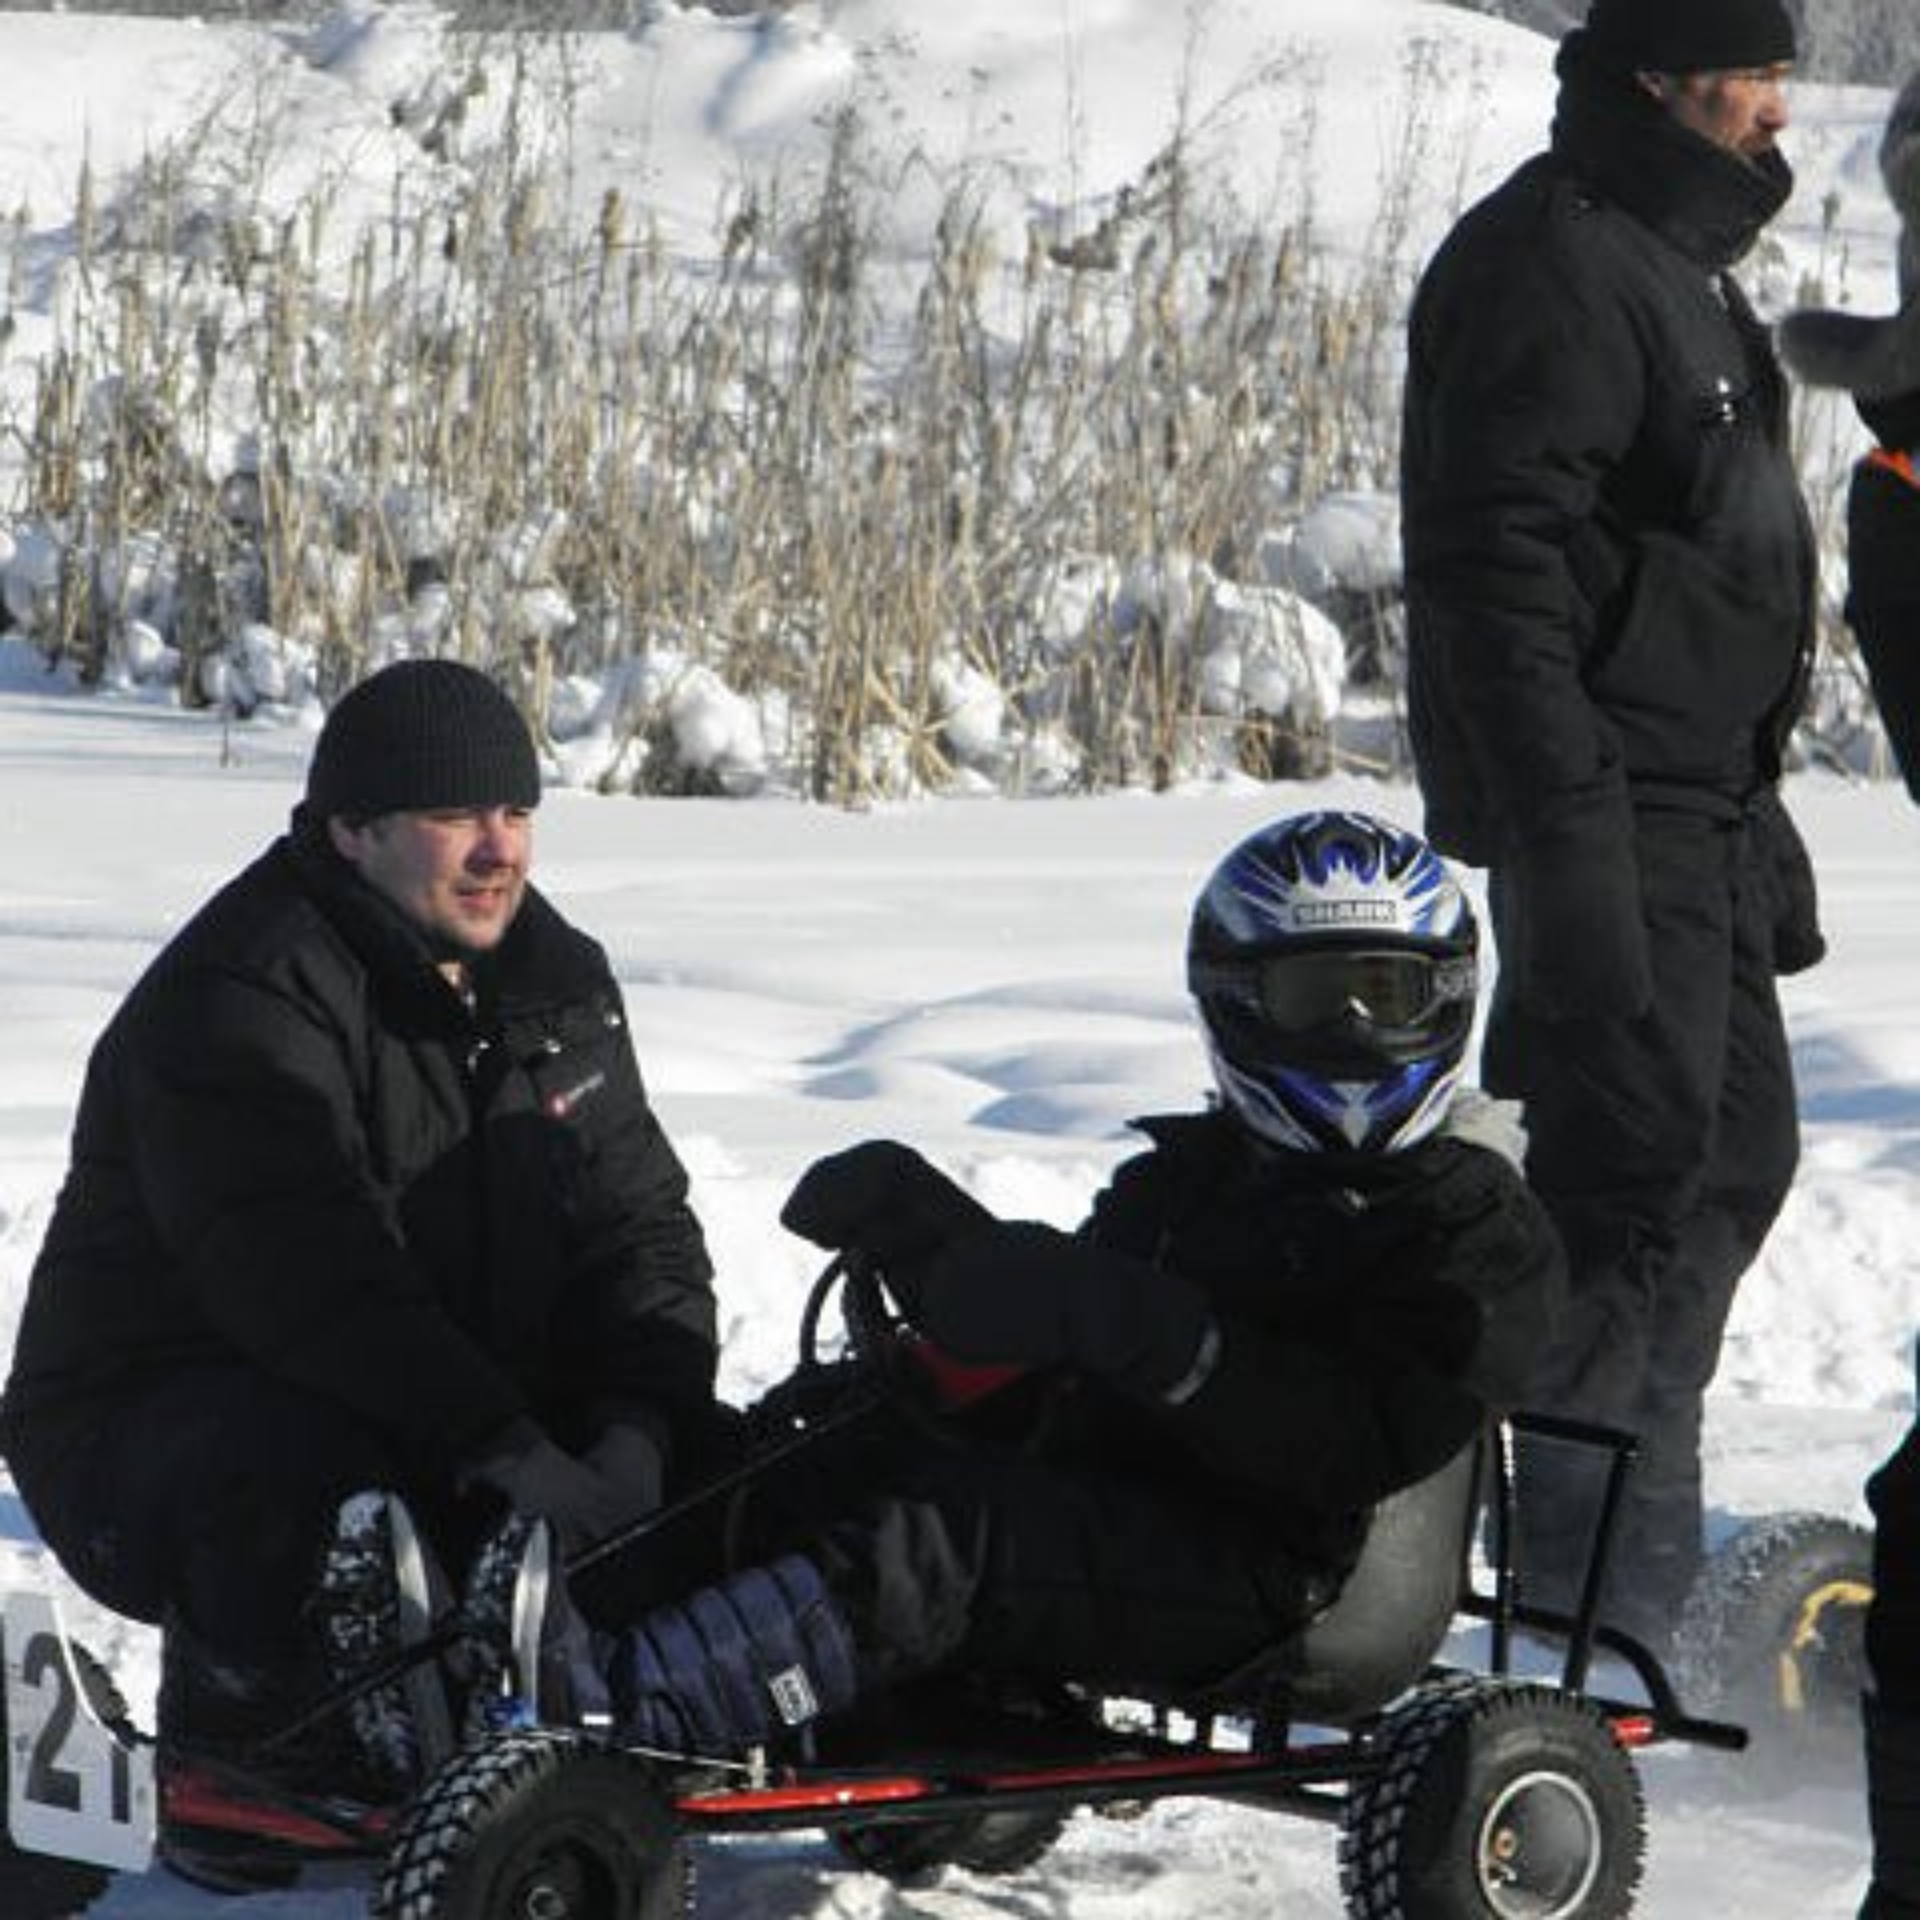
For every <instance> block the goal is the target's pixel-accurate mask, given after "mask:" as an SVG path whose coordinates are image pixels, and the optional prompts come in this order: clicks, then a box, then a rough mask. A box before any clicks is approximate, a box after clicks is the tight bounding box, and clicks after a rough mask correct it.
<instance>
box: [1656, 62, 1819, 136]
mask: <svg viewBox="0 0 1920 1920" xmlns="http://www.w3.org/2000/svg"><path fill="white" fill-rule="evenodd" d="M1791 71H1792V69H1791V68H1790V67H1788V66H1787V65H1786V64H1785V63H1784V62H1782V63H1781V64H1780V65H1779V66H1773V67H1734V68H1729V69H1727V70H1726V71H1725V72H1720V73H1649V74H1643V75H1641V80H1642V83H1643V84H1644V85H1645V86H1646V88H1647V91H1648V92H1649V93H1651V94H1652V95H1653V97H1654V98H1655V99H1656V100H1658V101H1659V102H1660V104H1661V105H1662V106H1663V107H1665V108H1666V110H1667V111H1668V112H1669V113H1670V114H1672V115H1673V117H1674V118H1675V119H1676V120H1678V121H1679V122H1680V124H1681V125H1682V126H1683V127H1691V128H1692V129H1693V131H1694V132H1695V133H1697V134H1699V135H1700V136H1701V137H1702V138H1703V139H1707V140H1711V141H1712V142H1713V144H1714V145H1715V146H1716V147H1724V148H1725V149H1726V150H1727V151H1728V152H1729V153H1737V154H1738V155H1739V156H1740V157H1741V159H1743V160H1757V159H1759V158H1760V156H1761V155H1762V154H1763V153H1769V152H1771V151H1772V149H1773V146H1774V143H1775V142H1776V141H1777V140H1778V139H1779V137H1780V135H1781V133H1782V132H1783V131H1784V130H1785V128H1786V124H1787V75H1788V74H1789V73H1790V72H1791Z"/></svg>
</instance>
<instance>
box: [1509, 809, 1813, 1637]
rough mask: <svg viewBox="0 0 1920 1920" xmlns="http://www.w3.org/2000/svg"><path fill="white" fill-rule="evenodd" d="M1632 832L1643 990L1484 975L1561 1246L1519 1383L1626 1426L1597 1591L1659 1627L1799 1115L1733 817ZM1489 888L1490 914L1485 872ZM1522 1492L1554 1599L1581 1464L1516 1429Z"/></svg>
mask: <svg viewBox="0 0 1920 1920" xmlns="http://www.w3.org/2000/svg"><path fill="white" fill-rule="evenodd" d="M1636 848H1637V851H1638V854H1639V859H1640V867H1641V877H1642V887H1643V893H1644V899H1645V913H1646V920H1647V931H1648V939H1649V942H1650V944H1651V949H1652V954H1653V971H1654V983H1655V991H1654V1001H1653V1005H1652V1006H1651V1007H1650V1008H1649V1009H1648V1011H1647V1012H1646V1013H1645V1014H1644V1015H1642V1016H1640V1017H1639V1018H1637V1019H1634V1020H1630V1021H1628V1020H1622V1021H1593V1022H1576V1023H1547V1022H1541V1021H1537V1020H1533V1019H1531V1018H1530V1017H1528V1016H1527V1015H1526V1014H1525V1013H1524V1012H1523V1011H1522V1010H1520V1009H1519V1008H1517V1007H1515V1006H1514V1005H1513V1004H1512V1003H1511V1001H1510V1000H1509V999H1507V998H1506V997H1505V996H1503V995H1502V994H1500V993H1499V992H1498V991H1497V990H1496V994H1495V999H1494V1005H1493V1010H1492V1014H1491V1018H1490V1023H1489V1029H1488V1035H1487V1043H1486V1056H1485V1077H1486V1081H1487V1084H1488V1085H1489V1087H1491V1088H1492V1089H1493V1090H1494V1091H1496V1092H1499V1093H1503V1094H1507V1095H1509V1096H1514V1097H1518V1098H1520V1099H1521V1100H1523V1101H1524V1102H1525V1105H1526V1114H1527V1126H1528V1138H1529V1156H1528V1173H1529V1176H1530V1178H1531V1179H1532V1181H1533V1183H1534V1185H1535V1186H1536V1188H1537V1189H1538V1191H1539V1192H1540V1194H1541V1197H1542V1198H1543V1199H1544V1200H1545V1202H1546V1204H1547V1206H1548V1208H1549V1209H1550V1211H1551V1212H1552V1213H1553V1215H1554V1218H1555V1220H1556V1222H1557V1223H1558V1225H1559V1227H1560V1230H1561V1232H1562V1235H1563V1236H1564V1238H1565V1240H1566V1242H1567V1249H1568V1256H1569V1266H1570V1277H1571V1287H1572V1301H1571V1306H1570V1310H1569V1313H1568V1316H1567V1319H1566V1321H1565V1323H1564V1325H1563V1327H1562V1329H1561V1331H1560V1333H1559V1335H1558V1336H1557V1338H1556V1339H1555V1341H1554V1343H1553V1344H1552V1346H1551V1348H1550V1349H1549V1350H1548V1352H1547V1353H1546V1354H1545V1355H1543V1357H1542V1361H1541V1364H1540V1368H1539V1371H1538V1374H1537V1376H1536V1379H1535V1382H1534V1385H1533V1389H1532V1391H1531V1394H1530V1402H1531V1404H1533V1405H1536V1406H1539V1407H1542V1408H1549V1409H1552V1410H1554V1411H1558V1412H1562V1413H1567V1414H1572V1415H1575V1416H1577V1417H1581V1418H1585V1419H1589V1420H1594V1421H1599V1422H1602V1423H1604V1424H1608V1425H1612V1426H1618V1427H1622V1428H1625V1429H1627V1430H1628V1431H1630V1432H1632V1433H1633V1434H1634V1435H1635V1436H1636V1438H1637V1441H1638V1444H1639V1454H1638V1459H1637V1462H1636V1465H1635V1467H1634V1470H1633V1473H1632V1476H1631V1477H1630V1479H1629V1482H1628V1492H1627V1498H1626V1502H1625V1505H1624V1508H1623V1513H1622V1519H1621V1528H1620V1536H1619V1539H1618V1541H1617V1544H1616V1550H1615V1557H1614V1561H1613V1567H1614V1572H1615V1578H1614V1580H1613V1581H1612V1582H1611V1583H1610V1595H1609V1598H1608V1604H1607V1611H1608V1612H1609V1613H1610V1614H1611V1615H1612V1616H1613V1617H1614V1618H1615V1619H1616V1620H1618V1622H1619V1623H1620V1624H1622V1625H1624V1626H1626V1627H1628V1629H1629V1630H1630V1631H1635V1632H1638V1633H1640V1634H1641V1635H1642V1636H1643V1637H1646V1638H1649V1639H1651V1640H1654V1641H1656V1642H1657V1641H1658V1640H1659V1639H1661V1638H1662V1637H1664V1635H1665V1633H1666V1632H1667V1631H1669V1630H1670V1629H1671V1627H1672V1625H1673V1623H1674V1620H1675V1617H1676V1616H1677V1613H1678V1610H1679V1607H1680V1605H1681V1602H1682V1600H1683V1599H1684V1597H1685V1593H1686V1590H1687V1588H1688V1586H1689V1585H1690V1584H1691V1582H1692V1580H1693V1577H1694V1575H1695V1573H1696V1571H1697V1569H1698V1564H1699V1559H1700V1552H1701V1484H1700V1422H1701V1412H1702V1403H1703V1399H1704V1395H1705V1390H1706V1387H1707V1384H1708V1382H1709V1381H1710V1380H1711V1378H1712V1376H1713V1372H1714V1368H1715V1366H1716V1364H1717V1362H1718V1357H1719V1351H1720V1343H1721V1338H1722V1335H1723V1333H1724V1331H1725V1327H1726V1321H1727V1316H1728V1312H1729V1310H1730V1308H1731V1306H1732V1302H1733V1298H1734V1293H1735V1289H1736V1287H1737V1284H1738V1282H1739V1279H1740V1277H1741V1275H1742V1274H1743V1273H1744V1272H1745V1271H1746V1270H1747V1268H1748V1266H1749V1265H1750V1264H1751V1262H1752V1260H1753V1258H1754V1256H1755V1254H1756V1253H1757V1252H1758V1250H1759V1247H1760V1244H1761V1242H1762V1240H1763V1239H1764V1237H1765V1234H1766V1232H1767V1229H1768V1227H1769V1226H1770V1224H1771V1223H1772V1220H1773V1218H1774V1216H1775V1214H1776V1213H1777V1212H1778V1210H1779V1207H1780V1204H1781V1201H1782V1200H1783V1199H1784V1198H1785V1195H1786V1191H1787V1187H1788V1185H1789V1183H1790V1181H1791V1179H1792V1175H1793V1168H1794V1164H1795V1161H1796V1159H1797V1156H1798V1126H1797V1119H1796V1115H1795V1103H1794V1092H1793V1080H1792V1068H1791V1060H1790V1056H1789V1054H1788V1049H1787V1042H1786V1034H1785V1030H1784V1027H1783V1024H1782V1022H1781V1018H1780V1011H1779V1002H1778V997H1777V994H1776V992H1775V988H1774V978H1773V958H1772V924H1771V914H1772V901H1771V897H1770V894H1769V892H1768V889H1767V887H1766V885H1765V882H1764V876H1763V875H1762V874H1761V873H1760V871H1759V868H1758V866H1757V863H1756V862H1755V861H1753V860H1752V859H1751V858H1750V857H1749V856H1750V849H1749V847H1748V844H1747V839H1746V835H1745V834H1744V832H1743V831H1742V830H1740V829H1738V828H1734V827H1728V826H1724V825H1720V824H1717V823H1714V822H1710V821H1706V820H1702V819H1696V818H1692V817H1688V816H1676V815H1653V816H1648V817H1647V818H1646V819H1644V820H1643V821H1642V823H1641V830H1640V832H1639V833H1638V835H1637V838H1636ZM1494 908H1495V923H1496V929H1497V927H1498V924H1499V921H1500V917H1501V895H1500V892H1499V890H1498V888H1497V887H1496V890H1495V895H1494ZM1519 1493H1520V1513H1519V1523H1520V1524H1519V1530H1518V1538H1517V1548H1518V1551H1519V1555H1520V1560H1521V1570H1522V1573H1523V1576H1528V1577H1529V1584H1530V1586H1531V1587H1532V1589H1533V1591H1534V1593H1535V1595H1536V1597H1538V1598H1541V1599H1543V1600H1544V1601H1545V1602H1546V1603H1547V1604H1550V1605H1560V1606H1565V1605H1568V1604H1570V1602H1571V1600H1572V1598H1573V1597H1574V1589H1573V1585H1572V1583H1573V1580H1574V1578H1575V1576H1576V1575H1577V1573H1578V1571H1579V1569H1580V1567H1581V1566H1582V1565H1583V1564H1584V1561H1585V1558H1586V1553H1587V1549H1588V1543H1589V1541H1590V1539H1591V1527H1592V1518H1593V1515H1594V1512H1595V1502H1596V1500H1597V1493H1598V1468H1597V1463H1594V1462H1592V1461H1590V1460H1583V1459H1582V1458H1580V1457H1579V1456H1578V1455H1577V1454H1574V1453H1570V1452H1569V1451H1567V1450H1566V1449H1564V1448H1562V1447H1558V1446H1553V1445H1539V1446H1527V1447H1524V1448H1523V1451H1522V1457H1521V1461H1520V1487H1519Z"/></svg>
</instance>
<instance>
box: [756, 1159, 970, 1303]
mask: <svg viewBox="0 0 1920 1920" xmlns="http://www.w3.org/2000/svg"><path fill="white" fill-rule="evenodd" d="M992 1219H993V1215H992V1214H990V1213H989V1212H988V1211H987V1210H986V1208H985V1207H983V1206H982V1205H981V1204H980V1202H979V1201H977V1200H976V1199H974V1198H973V1197H972V1196H971V1195H970V1194H968V1193H967V1192H965V1191H964V1190H963V1189H962V1188H960V1187H958V1186H956V1185H955V1184H954V1183H953V1182H952V1181H951V1180H949V1179H948V1178H947V1176H946V1175H945V1174H944V1173H942V1172H941V1171H940V1170H939V1169H938V1168H937V1167H935V1166H934V1165H933V1164H932V1163H931V1162H930V1161H928V1160H926V1159H924V1158H923V1157H922V1156H921V1155H919V1154H918V1153H916V1152H914V1150H913V1149H912V1148H911V1147H908V1146H903V1145H902V1144H901V1143H900V1142H899V1141H898V1140H863V1141H861V1143H860V1144H859V1145H858V1146H857V1147H848V1148H847V1149H846V1151H845V1152H843V1153H833V1154H829V1155H827V1157H826V1158H825V1159H824V1160H816V1161H815V1162H814V1163H813V1165H812V1166H810V1167H809V1168H808V1169H807V1170H806V1172H805V1173H803V1174H802V1175H801V1176H800V1179H799V1181H798V1183H797V1184H796V1185H795V1187H794V1189H793V1191H792V1192H791V1193H790V1194H788V1196H787V1203H786V1205H785V1206H784V1207H782V1208H781V1209H780V1224H781V1225H782V1226H783V1227H785V1228H786V1229H787V1230H788V1232H790V1233H797V1234H799V1236H800V1237H801V1238H802V1239H803V1240H811V1241H812V1242H813V1243H814V1245H815V1246H817V1247H826V1248H828V1249H830V1250H832V1251H835V1252H838V1251H840V1250H841V1249H843V1248H851V1249H853V1250H854V1251H856V1252H859V1253H864V1254H866V1255H868V1256H869V1257H870V1258H871V1259H873V1260H875V1261H877V1262H878V1263H879V1265H880V1268H881V1270H882V1272H884V1273H885V1274H887V1276H888V1277H889V1278H893V1277H894V1276H895V1275H896V1274H897V1273H898V1272H899V1270H900V1269H901V1268H903V1267H906V1266H909V1265H911V1264H912V1263H914V1262H916V1261H919V1260H923V1259H925V1258H926V1256H927V1255H929V1254H931V1253H934V1252H936V1251H938V1249H939V1248H941V1247H943V1246H944V1245H945V1244H946V1243H947V1242H948V1241H949V1240H950V1239H952V1238H953V1236H954V1235H955V1234H957V1233H964V1232H966V1231H967V1230H968V1229H970V1228H973V1227H978V1226H980V1225H982V1224H984V1223H987V1222H990V1221H991V1220H992Z"/></svg>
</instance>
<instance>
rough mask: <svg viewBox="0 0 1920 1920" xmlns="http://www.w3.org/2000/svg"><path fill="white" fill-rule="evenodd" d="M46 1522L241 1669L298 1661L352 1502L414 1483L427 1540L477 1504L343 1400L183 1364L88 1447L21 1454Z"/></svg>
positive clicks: (77, 1562) (127, 1609)
mask: <svg viewBox="0 0 1920 1920" xmlns="http://www.w3.org/2000/svg"><path fill="white" fill-rule="evenodd" d="M10 1464H11V1465H12V1467H13V1470H14V1473H15V1475H16V1477H17V1479H18V1480H19V1483H20V1489H21V1492H22V1493H23V1494H24V1496H25V1498H26V1501H27V1505H28V1508H29V1509H30V1511H31V1512H32V1514H33V1517H34V1522H35V1524H36V1525H37V1526H38V1527H39V1528H40V1531H41V1532H42V1534H43V1535H44V1536H45V1538H46V1540H47V1543H48V1545H49V1546H50V1547H52V1549H53V1551H54V1553H55V1555H56V1556H57V1558H58V1559H59V1561H60V1563H61V1565H62V1566H63V1567H64V1568H65V1569H66V1571H67V1572H68V1573H69V1574H70V1575H71V1576H72V1577H73V1579H74V1580H76V1581H77V1582H78V1583H79V1585H80V1586H81V1587H82V1588H84V1589H85V1590H86V1591H87V1592H88V1593H90V1594H92V1595H93V1597H94V1598H95V1599H97V1600H100V1601H102V1602H103V1603H104V1604H106V1605H107V1606H109V1607H111V1608H113V1609H114V1610H115V1611H116V1612H119V1613H124V1614H126V1615H128V1616H129V1617H130V1618H132V1619H135V1620H144V1621H148V1622H151V1623H153V1624H156V1625H166V1626H168V1627H171V1628H176V1629H184V1630H185V1631H186V1632H187V1633H188V1634H189V1635H190V1636H191V1637H192V1638H193V1639H194V1640H195V1641H196V1642H197V1643H199V1644H200V1645H201V1646H203V1647H205V1648H207V1649H208V1650H210V1651H211V1652H213V1653H215V1654H217V1655H218V1656H219V1657H220V1658H221V1659H222V1660H226V1661H231V1662H232V1663H234V1664H235V1665H237V1666H244V1667H257V1668H265V1669H274V1668H280V1667H286V1666H292V1665H295V1664H297V1663H298V1662H300V1661H301V1660H302V1659H303V1658H304V1656H305V1653H306V1649H305V1647H304V1645H303V1642H302V1629H301V1619H302V1609H303V1607H304V1605H305V1603H306V1601H307V1599H308V1597H309V1595H310V1593H311V1590H312V1584H313V1580H314V1578H315V1575H316V1573H317V1572H318V1568H319V1562H320V1556H321V1552H322V1549H323V1546H324V1543H325V1541H326V1539H327V1537H328V1534H329V1531H330V1529H331V1526H332V1522H333V1518H334V1515H335V1513H336V1512H337V1511H338V1508H339V1505H340V1503H341V1501H343V1500H344V1499H346V1498H347V1497H348V1496H349V1495H350V1494H353V1493H357V1492H361V1491H364V1490H366V1489H369V1488H385V1489H389V1490H391V1491H395V1492H398V1493H401V1494H403V1495H405V1496H406V1498H407V1500H408V1502H409V1504H410V1505H411V1506H412V1507H413V1509H414V1511H415V1514H416V1517H417V1518H418V1519H419V1521H420V1523H421V1525H422V1527H423V1530H424V1531H426V1532H427V1534H428V1537H429V1538H432V1539H435V1540H436V1543H437V1544H438V1543H439V1541H440V1540H441V1539H443V1538H445V1539H452V1540H461V1539H465V1540H467V1541H469V1542H470V1541H471V1540H472V1538H474V1537H475V1535H476V1532H477V1528H478V1525H479V1524H480V1522H479V1520H478V1518H477V1516H475V1515H474V1514H472V1513H469V1512H466V1511H464V1510H461V1509H457V1508H456V1507H455V1506H454V1505H453V1504H452V1502H451V1500H450V1497H449V1495H448V1494H447V1493H446V1492H445V1491H444V1490H442V1491H440V1492H439V1493H438V1494H437V1495H436V1492H435V1490H434V1489H432V1488H429V1487H425V1486H420V1485H417V1484H413V1483H412V1482H411V1481H410V1478H409V1476H408V1474H407V1472H406V1470H405V1467H404V1465H403V1463H402V1462H401V1461H400V1460H399V1459H398V1458H397V1457H395V1455H394V1453H393V1452H392V1450H391V1449H390V1448H389V1447H388V1446H387V1445H386V1443H385V1442H384V1441H383V1440H382V1439H381V1437H380V1436H379V1435H378V1433H377V1432H375V1431H374V1430H373V1429H372V1428H370V1427H368V1426H366V1425H364V1424H363V1423H360V1422H356V1421H355V1420H354V1419H353V1418H352V1416H351V1415H350V1414H349V1413H347V1412H346V1411H345V1410H344V1409H343V1408H341V1407H340V1406H339V1405H338V1403H336V1402H334V1401H330V1400H321V1399H318V1398H316V1397H314V1396H313V1395H310V1394H307V1393H304V1392H302V1391H301V1390H300V1389H299V1388H297V1387H293V1386H289V1385H287V1384H286V1383H284V1382H281V1381H276V1380H272V1379H270V1378H268V1377H267V1376H266V1375H264V1374H261V1373H259V1372H257V1371H254V1370H252V1369H244V1368H239V1367H204V1368H194V1369H190V1370H187V1371H184V1372H182V1373H181V1374H180V1375H179V1376H178V1377H177V1378H175V1379H173V1380H170V1381H168V1382H166V1383H165V1384H163V1385H160V1386H156V1387H154V1388H152V1389H151V1390H149V1391H148V1392H147V1393H145V1394H144V1395H142V1396H140V1397H139V1398H137V1399H135V1400H134V1401H132V1402H131V1403H130V1404H129V1405H127V1406H125V1407H123V1408H121V1409H120V1410H119V1412H118V1413H117V1415H116V1417H115V1418H114V1419H113V1420H112V1421H111V1422H110V1423H108V1424H107V1425H105V1426H104V1427H103V1428H101V1429H100V1430H99V1431H97V1432H96V1433H95V1434H94V1435H93V1436H92V1438H91V1440H90V1441H89V1442H88V1443H87V1444H86V1445H84V1446H80V1447H70V1448H65V1449H62V1450H61V1452H60V1453H59V1454H57V1455H54V1456H53V1457H50V1458H48V1459H45V1460H36V1459H35V1458H33V1456H32V1454H31V1451H29V1452H28V1453H26V1454H25V1455H21V1454H18V1453H16V1455H15V1457H14V1458H13V1460H12V1461H11V1463H10Z"/></svg>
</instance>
